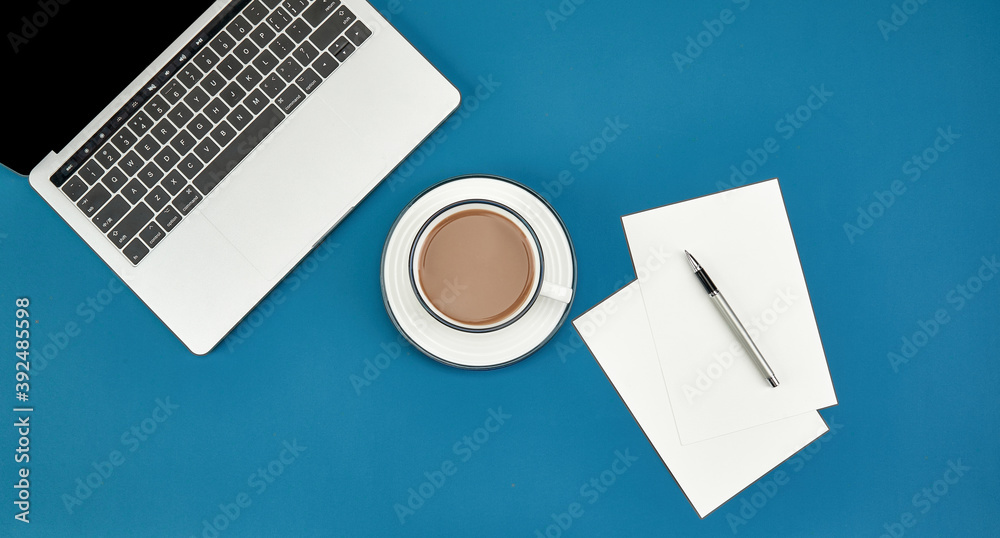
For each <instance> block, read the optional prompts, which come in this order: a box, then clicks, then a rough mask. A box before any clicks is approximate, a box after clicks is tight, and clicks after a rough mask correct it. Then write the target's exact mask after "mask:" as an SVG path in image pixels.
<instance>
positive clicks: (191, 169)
mask: <svg viewBox="0 0 1000 538" xmlns="http://www.w3.org/2000/svg"><path fill="white" fill-rule="evenodd" d="M202 168H204V166H203V165H202V164H201V161H199V160H198V157H195V156H194V154H191V155H188V156H187V157H185V158H184V160H183V161H181V162H180V164H178V165H177V169H178V170H180V171H181V173H182V174H184V177H186V178H188V179H191V178H193V177H194V176H195V175H197V174H198V172H200V171H201V169H202ZM186 214H187V213H185V215H186Z"/></svg>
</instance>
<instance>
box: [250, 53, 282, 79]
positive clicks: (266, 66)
mask: <svg viewBox="0 0 1000 538" xmlns="http://www.w3.org/2000/svg"><path fill="white" fill-rule="evenodd" d="M277 65H278V59H277V58H275V56H274V55H273V54H271V51H269V50H267V49H265V50H263V51H261V53H260V55H259V56H257V59H256V60H254V61H253V66H254V67H256V68H257V71H259V72H260V73H261V74H262V75H266V74H267V73H270V72H271V70H272V69H274V68H275V66H277Z"/></svg>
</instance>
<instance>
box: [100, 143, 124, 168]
mask: <svg viewBox="0 0 1000 538" xmlns="http://www.w3.org/2000/svg"><path fill="white" fill-rule="evenodd" d="M121 156H122V154H121V153H119V152H118V150H117V149H115V147H114V146H112V145H111V143H110V142H109V143H107V144H104V147H103V148H101V151H98V152H97V157H95V159H96V160H97V162H99V163H101V164H102V165H104V168H107V167H109V166H111V165H113V164H115V163H116V162H117V161H118V159H119V158H120V157H121Z"/></svg>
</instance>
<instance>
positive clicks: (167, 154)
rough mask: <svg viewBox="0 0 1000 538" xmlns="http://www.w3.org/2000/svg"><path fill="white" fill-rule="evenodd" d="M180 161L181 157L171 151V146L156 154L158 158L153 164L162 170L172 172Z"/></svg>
mask: <svg viewBox="0 0 1000 538" xmlns="http://www.w3.org/2000/svg"><path fill="white" fill-rule="evenodd" d="M180 160H181V157H180V155H177V152H176V151H174V150H173V149H171V148H170V146H165V147H164V148H163V150H161V151H160V152H159V153H157V154H156V157H153V162H155V163H156V164H157V165H159V167H160V169H161V170H170V169H171V168H173V167H174V165H175V164H177V162H178V161H180Z"/></svg>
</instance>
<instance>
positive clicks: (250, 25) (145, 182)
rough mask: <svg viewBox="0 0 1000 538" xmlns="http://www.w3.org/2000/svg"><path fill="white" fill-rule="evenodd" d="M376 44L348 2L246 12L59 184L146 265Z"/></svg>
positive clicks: (161, 82)
mask: <svg viewBox="0 0 1000 538" xmlns="http://www.w3.org/2000/svg"><path fill="white" fill-rule="evenodd" d="M370 35H371V31H370V30H369V29H368V27H366V26H365V25H364V23H363V22H362V21H359V20H356V17H355V16H354V14H353V13H352V12H351V11H350V10H349V9H348V8H347V7H346V6H344V5H343V4H341V3H340V1H339V0H314V1H311V2H310V1H307V0H285V1H281V0H251V1H244V2H237V3H235V4H234V5H232V6H230V7H229V8H228V10H227V11H224V12H223V13H222V14H220V15H219V17H217V18H216V19H215V20H214V21H213V22H212V23H211V24H209V26H208V27H207V28H206V29H205V31H204V32H202V33H201V34H200V35H199V37H198V38H196V39H195V40H193V41H192V42H191V44H190V45H189V46H188V47H187V48H186V49H184V51H183V52H182V53H181V54H180V55H178V57H177V58H176V59H175V60H174V61H173V62H171V64H170V65H169V66H167V67H166V68H165V69H164V70H163V71H161V72H160V74H159V75H158V76H157V77H156V78H154V79H153V80H152V81H150V83H149V84H147V85H146V87H145V89H144V90H143V91H142V92H140V93H139V94H137V95H136V96H135V97H134V98H133V99H132V100H130V101H129V104H128V105H126V107H125V108H124V109H122V111H121V112H119V113H118V114H116V116H115V118H113V119H112V120H111V121H110V122H108V124H107V125H105V127H104V128H103V129H101V130H100V131H99V133H98V134H97V135H95V137H94V138H93V139H91V140H90V141H89V142H88V143H87V144H85V145H84V147H83V148H81V150H80V151H79V152H78V153H77V154H76V155H74V157H73V158H72V159H70V160H69V161H67V163H66V164H65V165H64V166H63V167H62V168H61V169H60V170H59V172H57V173H56V174H55V175H53V176H52V181H53V183H55V184H56V186H58V187H60V189H61V190H62V191H63V193H65V194H66V196H68V197H69V199H70V200H72V201H73V202H75V203H76V205H77V207H78V208H79V209H80V211H81V212H83V214H84V215H86V216H87V217H90V219H91V221H92V222H93V223H94V225H95V226H97V228H98V229H99V230H101V232H102V233H104V234H105V235H106V236H107V238H108V240H110V241H111V243H112V244H113V245H115V246H116V247H117V248H118V249H119V250H120V251H121V252H122V254H124V256H125V257H126V258H127V259H128V260H129V262H131V263H132V264H133V265H138V264H139V262H141V261H142V260H143V258H145V257H146V255H147V254H149V252H150V250H151V249H153V248H155V247H156V246H158V245H159V244H160V243H162V242H163V241H164V240H166V238H167V237H168V236H169V235H170V234H171V232H172V231H174V230H175V229H176V228H177V226H180V225H183V221H184V218H185V217H186V216H187V215H188V214H189V213H191V211H192V210H193V209H194V208H195V207H197V206H198V204H200V203H201V202H202V201H203V200H204V198H205V197H206V196H208V195H209V194H210V193H211V192H212V190H213V189H215V187H216V186H217V185H219V183H221V182H222V181H223V180H224V179H225V178H226V176H227V175H228V174H229V172H230V171H232V170H233V169H234V168H235V167H236V166H237V165H238V164H239V163H240V162H241V161H242V160H243V159H244V158H245V157H247V155H248V154H249V153H251V152H252V151H253V149H254V148H255V147H256V146H257V145H258V144H260V142H261V141H262V140H264V139H265V138H266V137H267V136H268V135H269V134H270V133H271V132H272V131H273V130H274V129H275V128H276V127H277V126H278V125H279V124H280V123H281V122H282V121H283V120H284V119H285V117H286V116H287V115H288V114H291V113H292V112H293V111H294V110H295V109H296V108H297V107H298V106H299V105H300V104H301V103H302V102H303V100H305V99H306V97H307V96H308V95H309V94H310V93H312V92H313V91H315V90H316V88H317V87H319V85H320V84H322V83H323V81H324V80H325V79H326V78H328V77H330V76H331V75H332V74H333V72H334V71H335V70H336V69H337V67H338V66H339V65H340V64H341V63H343V62H344V61H346V60H347V59H348V57H350V56H351V54H352V53H353V52H354V51H355V49H356V47H359V46H361V44H362V43H364V42H365V40H366V39H368V37H369V36H370Z"/></svg>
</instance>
